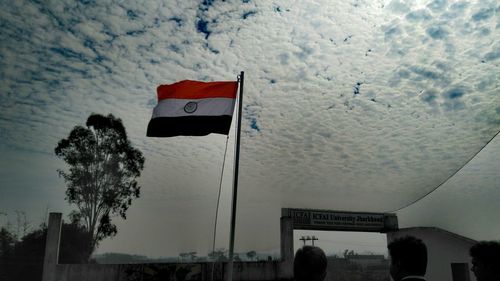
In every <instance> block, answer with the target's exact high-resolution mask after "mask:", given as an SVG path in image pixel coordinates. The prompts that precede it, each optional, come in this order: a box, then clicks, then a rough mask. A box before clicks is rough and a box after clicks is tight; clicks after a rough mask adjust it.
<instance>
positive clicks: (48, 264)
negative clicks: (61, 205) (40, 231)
mask: <svg viewBox="0 0 500 281" xmlns="http://www.w3.org/2000/svg"><path fill="white" fill-rule="evenodd" d="M61 216H62V214H61V213H50V215H49V225H48V227H47V239H46V240H45V257H44V259H43V275H42V281H53V280H56V268H57V263H58V261H59V241H60V239H61V222H62V220H61Z"/></svg>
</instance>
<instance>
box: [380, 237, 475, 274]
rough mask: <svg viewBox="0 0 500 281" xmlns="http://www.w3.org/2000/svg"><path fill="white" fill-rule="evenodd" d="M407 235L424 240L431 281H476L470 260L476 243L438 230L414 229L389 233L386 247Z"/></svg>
mask: <svg viewBox="0 0 500 281" xmlns="http://www.w3.org/2000/svg"><path fill="white" fill-rule="evenodd" d="M407 235H411V236H414V237H416V238H419V239H422V241H424V243H425V245H426V246H427V256H428V261H427V274H426V277H427V280H428V281H469V280H470V281H476V278H475V276H474V274H472V273H471V272H470V268H471V267H472V264H471V263H470V262H471V258H470V256H469V249H470V247H471V246H472V245H474V244H475V243H476V241H475V240H472V239H469V238H466V237H463V236H460V235H458V234H455V233H452V232H448V231H446V230H443V229H440V228H436V227H412V228H402V229H399V230H397V231H393V232H389V233H387V243H390V242H391V241H393V240H394V239H396V238H399V237H404V236H407Z"/></svg>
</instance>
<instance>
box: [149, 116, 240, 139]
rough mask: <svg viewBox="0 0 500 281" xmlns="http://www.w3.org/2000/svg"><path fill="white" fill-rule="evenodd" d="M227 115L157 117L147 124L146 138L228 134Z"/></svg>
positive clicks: (228, 120) (229, 121)
mask: <svg viewBox="0 0 500 281" xmlns="http://www.w3.org/2000/svg"><path fill="white" fill-rule="evenodd" d="M231 118H232V116H229V115H222V116H183V117H157V118H153V119H151V121H149V124H148V131H147V134H146V135H147V136H148V137H175V136H206V135H208V134H211V133H214V134H222V135H227V134H229V129H230V127H231Z"/></svg>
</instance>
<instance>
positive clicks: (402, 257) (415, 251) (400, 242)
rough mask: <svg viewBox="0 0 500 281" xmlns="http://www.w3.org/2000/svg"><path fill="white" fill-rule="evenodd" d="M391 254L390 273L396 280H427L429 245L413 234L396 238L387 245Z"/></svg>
mask: <svg viewBox="0 0 500 281" xmlns="http://www.w3.org/2000/svg"><path fill="white" fill-rule="evenodd" d="M387 248H388V249H389V255H390V256H391V267H390V273H391V277H392V279H393V280H394V281H403V280H404V281H422V280H425V277H424V276H425V271H426V269H427V247H426V246H425V244H424V242H422V240H420V239H417V238H415V237H413V236H406V237H402V238H398V239H395V240H394V241H392V242H391V243H389V245H388V246H387Z"/></svg>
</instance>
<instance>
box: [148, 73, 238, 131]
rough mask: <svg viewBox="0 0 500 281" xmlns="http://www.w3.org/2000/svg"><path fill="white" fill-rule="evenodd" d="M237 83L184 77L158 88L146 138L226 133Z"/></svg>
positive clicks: (229, 123)
mask: <svg viewBox="0 0 500 281" xmlns="http://www.w3.org/2000/svg"><path fill="white" fill-rule="evenodd" d="M237 90H238V82H236V81H229V82H200V81H192V80H183V81H180V82H177V83H174V84H169V85H160V86H158V88H157V93H158V104H157V105H156V107H155V108H154V110H153V116H152V118H151V121H149V124H148V130H147V136H148V137H174V136H205V135H208V134H210V133H215V134H224V135H227V134H229V128H230V127H231V118H232V116H233V111H234V104H235V101H236V92H237Z"/></svg>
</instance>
